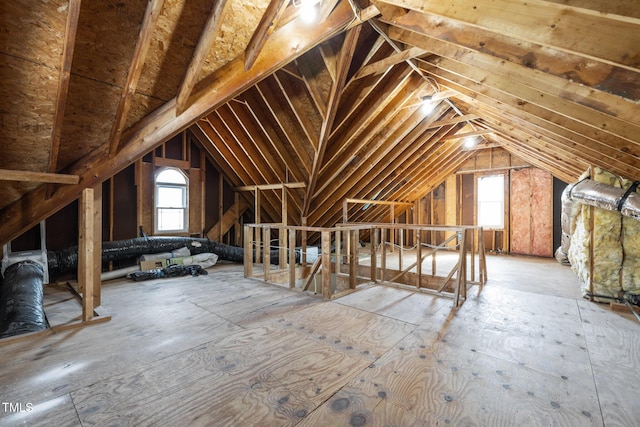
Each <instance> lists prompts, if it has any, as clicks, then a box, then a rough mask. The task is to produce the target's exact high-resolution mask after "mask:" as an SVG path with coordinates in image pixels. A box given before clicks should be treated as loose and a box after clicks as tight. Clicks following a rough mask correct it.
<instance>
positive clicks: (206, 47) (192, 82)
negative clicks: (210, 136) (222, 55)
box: [176, 0, 227, 114]
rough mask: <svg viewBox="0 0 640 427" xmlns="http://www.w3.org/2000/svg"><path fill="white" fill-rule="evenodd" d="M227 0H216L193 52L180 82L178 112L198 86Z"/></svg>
mask: <svg viewBox="0 0 640 427" xmlns="http://www.w3.org/2000/svg"><path fill="white" fill-rule="evenodd" d="M226 5H227V0H216V1H215V3H214V5H213V8H212V9H211V12H210V13H209V16H208V17H207V21H206V23H205V25H204V28H203V30H202V34H201V35H200V39H199V40H198V44H197V45H196V48H195V50H194V52H193V57H192V58H191V63H190V64H189V68H187V72H186V74H185V76H184V79H183V80H182V83H181V84H180V89H179V90H178V95H177V96H176V113H177V114H181V113H182V112H183V111H184V110H185V109H186V108H187V104H188V101H189V96H190V95H191V92H192V91H193V89H194V87H195V86H196V83H197V79H198V77H199V76H200V71H201V70H202V66H203V65H204V63H205V61H206V59H207V55H208V54H209V51H210V50H211V46H212V45H213V42H214V40H215V39H216V36H217V35H218V33H219V31H220V28H221V27H222V21H223V19H224V15H225V13H226V9H227V7H226Z"/></svg>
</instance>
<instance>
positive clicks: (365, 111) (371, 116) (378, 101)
mask: <svg viewBox="0 0 640 427" xmlns="http://www.w3.org/2000/svg"><path fill="white" fill-rule="evenodd" d="M382 83H383V84H382V85H381V86H380V87H378V85H375V87H376V88H377V90H376V91H369V90H367V91H366V94H367V95H368V96H367V98H361V102H359V103H358V104H359V105H360V108H359V109H358V110H357V114H356V115H355V116H354V117H353V119H352V120H349V121H346V120H345V121H343V122H342V123H341V124H340V125H341V128H334V131H333V133H332V135H331V136H330V138H331V139H332V140H338V141H341V142H340V144H331V148H330V149H329V150H328V152H327V153H326V154H327V156H328V160H327V161H326V162H325V164H324V165H323V168H322V169H321V172H322V170H323V169H326V168H328V167H331V165H332V164H333V163H334V162H335V161H336V159H339V158H340V156H342V154H343V152H344V151H345V150H346V149H347V148H348V147H349V145H350V144H352V143H353V142H354V141H355V140H357V139H358V138H359V136H360V134H361V133H362V132H363V131H364V130H365V129H366V128H367V127H368V126H370V125H371V124H372V123H373V122H374V121H376V119H377V117H378V115H379V114H381V112H383V111H385V109H387V108H388V106H389V105H390V104H394V105H395V106H398V105H399V104H398V103H397V99H396V98H397V97H398V95H399V94H405V96H407V95H408V94H409V93H413V91H410V92H409V90H408V89H407V86H409V85H412V84H413V85H417V84H418V83H417V81H416V76H415V75H413V74H412V73H411V69H409V68H408V67H404V68H398V69H397V70H394V71H392V73H391V74H389V76H388V78H387V79H385V81H384V82H382ZM394 101H396V102H395V103H394ZM365 104H366V105H365Z"/></svg>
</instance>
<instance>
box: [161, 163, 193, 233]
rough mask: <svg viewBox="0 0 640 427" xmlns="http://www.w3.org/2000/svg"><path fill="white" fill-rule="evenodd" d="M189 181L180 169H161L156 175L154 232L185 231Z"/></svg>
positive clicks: (186, 228)
mask: <svg viewBox="0 0 640 427" xmlns="http://www.w3.org/2000/svg"><path fill="white" fill-rule="evenodd" d="M188 188H189V181H188V179H187V177H186V176H185V174H184V173H182V171H180V170H179V169H174V168H166V169H162V170H161V171H160V172H158V174H157V175H156V198H155V205H156V206H155V229H156V232H161V233H163V232H164V233H166V232H186V231H188V228H189V224H188V222H189V203H188V201H189V196H188V191H187V189H188Z"/></svg>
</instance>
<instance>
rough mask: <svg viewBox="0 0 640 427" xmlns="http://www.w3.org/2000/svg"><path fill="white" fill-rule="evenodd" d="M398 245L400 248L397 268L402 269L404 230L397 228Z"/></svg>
mask: <svg viewBox="0 0 640 427" xmlns="http://www.w3.org/2000/svg"><path fill="white" fill-rule="evenodd" d="M398 246H400V250H399V251H398V270H402V261H403V257H404V230H403V229H399V230H398Z"/></svg>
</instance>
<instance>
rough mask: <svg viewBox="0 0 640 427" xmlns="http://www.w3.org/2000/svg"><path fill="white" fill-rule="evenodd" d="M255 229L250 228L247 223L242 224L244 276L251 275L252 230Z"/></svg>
mask: <svg viewBox="0 0 640 427" xmlns="http://www.w3.org/2000/svg"><path fill="white" fill-rule="evenodd" d="M254 230H257V229H254V228H250V227H249V226H248V225H245V226H244V277H251V276H252V275H253V247H252V246H253V241H252V239H251V237H252V236H253V231H254Z"/></svg>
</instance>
